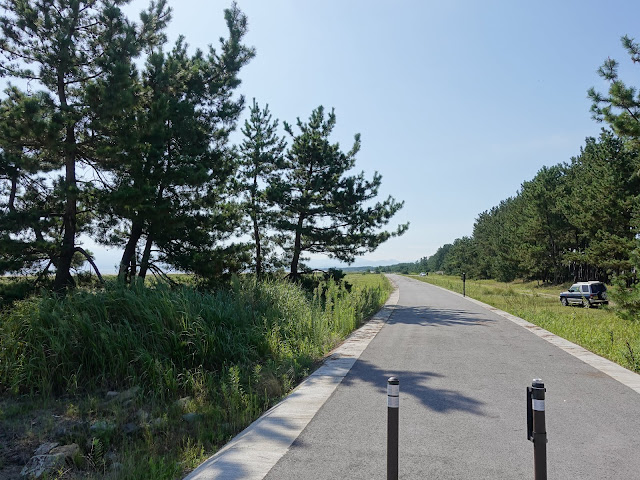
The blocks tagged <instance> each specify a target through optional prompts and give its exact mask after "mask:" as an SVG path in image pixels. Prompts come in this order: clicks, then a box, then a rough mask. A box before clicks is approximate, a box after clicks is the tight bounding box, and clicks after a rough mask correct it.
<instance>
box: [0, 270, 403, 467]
mask: <svg viewBox="0 0 640 480" xmlns="http://www.w3.org/2000/svg"><path fill="white" fill-rule="evenodd" d="M345 280H346V281H348V282H349V283H350V284H352V287H351V289H350V291H349V290H348V289H347V288H345V285H344V284H342V283H340V284H337V283H334V282H323V283H321V284H320V286H319V287H318V288H317V289H316V290H315V292H314V293H313V294H309V293H307V292H305V291H303V290H302V289H301V288H299V287H298V286H296V285H292V284H290V283H287V282H282V281H265V282H259V283H256V282H255V281H251V280H246V281H241V280H239V279H236V280H235V281H233V283H232V285H231V288H229V289H228V290H224V291H219V292H214V293H211V292H199V291H197V290H195V289H194V288H192V287H188V286H184V287H180V288H168V287H166V286H163V285H156V286H153V287H152V288H149V287H140V286H136V287H125V286H122V285H118V284H115V283H113V284H110V285H109V286H108V287H107V288H106V289H104V290H100V291H77V292H74V293H73V294H70V295H68V296H67V297H65V298H64V299H60V298H57V297H54V296H43V297H32V298H30V299H27V300H24V301H20V302H17V303H15V304H14V305H13V307H12V308H11V309H10V310H7V311H5V312H4V313H3V314H2V315H3V316H2V318H0V478H2V477H3V471H4V472H9V474H7V475H10V474H11V473H12V472H15V471H17V470H19V469H20V468H21V467H22V465H24V464H25V463H26V462H27V461H28V459H29V457H30V456H31V455H32V454H33V451H34V450H35V449H36V448H37V447H38V446H39V445H41V444H42V443H44V442H59V443H60V444H64V445H69V444H74V443H75V444H77V445H78V446H79V452H78V453H77V454H76V455H74V457H73V458H72V459H69V460H68V461H67V463H66V464H65V465H64V466H63V467H61V468H60V470H59V471H55V472H52V473H50V474H49V478H118V479H147V478H148V479H163V478H167V479H173V478H179V477H181V476H182V475H183V474H184V473H185V472H187V471H189V470H191V469H193V468H195V467H196V466H197V465H198V464H199V463H201V462H202V461H203V460H204V459H205V458H207V457H208V456H209V455H211V454H212V453H214V452H215V451H216V450H217V449H218V448H219V447H220V446H222V445H223V444H224V443H226V442H227V441H228V440H229V439H230V438H231V437H232V436H233V435H235V434H236V433H237V432H239V431H240V430H242V429H243V428H244V427H245V426H247V425H248V424H249V423H251V422H252V421H253V420H254V419H255V418H257V417H258V416H259V415H260V414H261V413H262V412H263V411H264V410H265V409H267V408H269V407H270V406H272V405H273V404H274V403H275V402H277V401H278V400H279V399H280V398H281V397H282V396H283V395H285V394H286V393H287V392H288V391H290V390H291V389H292V388H293V387H294V386H295V385H296V384H297V383H298V382H299V381H300V380H301V379H302V378H304V377H305V376H306V375H308V373H309V372H310V371H311V369H312V368H313V367H314V364H316V363H317V362H318V361H320V360H321V359H322V357H323V356H324V355H325V354H326V353H327V352H328V351H330V350H331V349H332V348H333V347H334V346H335V345H337V344H338V343H339V342H340V341H341V340H342V339H343V338H344V337H345V336H346V335H348V334H349V333H350V332H351V331H352V330H354V329H355V328H357V327H358V326H360V324H361V323H362V321H363V320H364V319H366V318H367V317H369V316H370V315H371V314H373V313H374V312H375V311H377V310H378V309H379V308H380V306H381V305H382V304H383V303H384V301H386V299H387V297H388V295H389V293H390V291H391V286H390V284H389V282H388V281H387V280H386V278H384V277H383V276H381V275H349V276H347V278H346V279H345Z"/></svg>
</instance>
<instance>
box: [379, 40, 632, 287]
mask: <svg viewBox="0 0 640 480" xmlns="http://www.w3.org/2000/svg"><path fill="white" fill-rule="evenodd" d="M622 44H623V46H624V48H625V49H626V50H627V52H628V54H629V56H630V58H631V60H632V62H634V63H636V62H638V61H639V60H640V47H639V45H638V43H636V42H635V41H634V40H633V39H631V38H629V37H627V36H625V37H623V38H622ZM598 73H599V75H600V76H601V77H602V78H603V79H605V80H606V81H607V82H608V83H609V89H608V92H607V93H606V94H604V93H599V92H597V91H596V90H595V89H594V88H592V89H590V90H589V92H588V95H589V97H590V99H591V100H592V108H591V112H592V114H593V118H594V119H595V120H596V121H598V122H603V123H605V124H606V125H607V127H608V128H603V129H602V131H601V133H600V135H599V136H598V137H597V138H587V139H586V141H585V144H584V145H583V146H582V147H581V148H580V153H579V154H578V155H577V156H575V157H573V158H571V159H570V161H568V162H564V163H561V164H558V165H554V166H551V167H543V168H542V169H540V171H539V172H538V173H537V174H536V176H535V177H534V178H533V179H532V180H529V181H526V182H524V183H523V184H522V185H521V187H520V189H519V190H518V191H517V193H516V194H515V195H514V196H513V197H510V198H507V199H506V200H503V201H501V202H500V204H499V205H496V206H495V207H493V208H491V209H490V210H487V211H484V212H482V213H480V214H479V215H478V217H477V219H476V221H475V223H474V226H473V233H472V234H471V235H470V236H465V237H462V238H457V239H455V240H454V241H453V242H452V243H450V244H446V245H443V246H442V247H440V248H439V249H438V251H437V252H436V253H435V254H434V255H432V256H430V257H424V258H422V259H420V260H419V261H417V262H413V263H411V264H406V265H398V266H394V267H390V268H392V269H393V268H395V269H404V270H407V271H413V272H420V271H426V272H436V271H442V272H444V273H447V274H461V273H463V272H465V273H466V274H467V275H468V276H469V277H474V278H492V279H496V280H499V281H505V282H506V281H512V280H514V279H516V278H522V279H530V280H539V281H542V282H551V283H556V284H557V283H562V282H566V281H585V280H603V281H605V282H610V281H612V280H613V279H614V278H617V279H618V280H619V281H621V282H622V284H623V285H624V286H627V287H628V286H630V285H632V284H634V283H635V282H636V278H637V269H638V266H639V262H638V258H639V257H638V252H640V250H639V246H640V244H639V240H638V234H639V230H638V227H639V226H640V209H639V206H640V203H639V202H640V175H639V174H640V95H639V94H638V91H637V90H636V89H635V88H634V87H631V86H627V85H626V84H625V83H624V82H623V81H622V80H621V79H620V78H619V76H618V63H617V62H616V61H615V60H612V59H608V60H607V61H606V62H605V63H604V64H603V65H602V67H600V69H599V70H598Z"/></svg>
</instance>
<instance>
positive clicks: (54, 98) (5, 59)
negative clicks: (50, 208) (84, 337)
mask: <svg viewBox="0 0 640 480" xmlns="http://www.w3.org/2000/svg"><path fill="white" fill-rule="evenodd" d="M125 3H127V2H126V1H124V0H112V1H108V2H107V1H96V0H58V1H56V2H51V1H39V2H28V1H24V0H1V1H0V32H1V33H0V53H1V54H2V55H1V58H0V75H1V76H3V77H5V78H17V79H22V80H26V81H28V82H29V85H30V86H31V87H32V88H41V89H42V92H40V93H37V94H36V95H38V96H40V99H41V105H43V106H46V108H48V109H49V111H48V112H47V113H46V115H45V116H46V117H49V118H54V119H55V121H56V122H57V123H58V124H59V125H60V126H61V130H60V132H59V136H58V137H57V138H56V139H55V141H54V142H52V143H50V142H49V140H50V139H49V138H48V137H34V144H33V145H31V148H32V149H33V151H34V152H38V153H37V155H38V156H39V157H43V156H46V157H48V158H49V159H50V161H51V162H53V163H54V167H55V168H57V169H61V171H62V172H63V174H62V177H61V179H60V181H59V182H57V184H56V186H55V188H54V195H55V196H56V197H58V198H56V199H55V201H54V202H48V203H49V205H54V204H57V205H59V207H60V210H59V211H57V212H55V213H54V212H49V213H48V216H49V218H51V217H53V216H54V215H57V217H58V218H59V221H60V231H59V240H56V241H55V251H54V252H53V256H54V257H55V261H54V262H53V263H54V264H55V267H56V277H55V283H54V288H55V289H56V290H57V291H63V290H65V289H66V288H68V287H70V286H72V285H73V283H74V282H73V278H72V276H71V273H70V269H71V266H72V259H73V256H74V253H76V252H77V251H78V248H77V245H76V239H77V235H78V231H79V228H78V225H79V223H83V222H87V220H86V219H84V218H83V217H84V216H85V215H87V216H88V215H89V212H86V210H87V206H88V203H87V202H88V200H87V198H85V196H86V191H85V188H84V187H85V185H86V184H85V183H84V181H83V179H82V178H81V177H80V176H79V166H80V165H83V166H84V167H86V168H88V169H93V168H94V167H97V163H98V161H97V159H95V158H92V157H91V152H92V151H93V149H92V148H91V144H92V142H93V140H94V139H93V138H92V136H91V134H90V132H89V131H88V130H87V129H86V125H87V122H88V119H89V117H90V115H91V110H90V108H89V106H88V104H87V101H86V98H85V93H86V88H87V86H88V85H90V84H92V83H93V82H95V81H97V80H99V79H105V78H107V77H108V76H109V75H110V73H111V72H112V71H113V70H114V69H115V68H117V66H118V65H120V63H121V62H124V63H128V62H129V60H130V58H132V57H135V56H136V55H138V54H139V53H140V49H141V47H142V43H143V42H142V41H141V40H140V38H139V37H138V35H137V32H136V28H135V25H133V24H131V23H130V22H128V21H127V19H126V18H125V17H124V15H123V13H122V12H121V11H120V8H119V7H120V6H121V5H123V4H125ZM141 30H144V28H142V29H141ZM49 167H50V166H49V165H48V164H47V165H46V166H45V165H43V166H42V168H40V167H38V168H37V170H38V171H42V172H45V171H47V170H48V169H49ZM81 206H82V208H79V207H81ZM52 240H53V239H52Z"/></svg>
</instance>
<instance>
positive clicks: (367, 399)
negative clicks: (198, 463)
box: [266, 276, 640, 480]
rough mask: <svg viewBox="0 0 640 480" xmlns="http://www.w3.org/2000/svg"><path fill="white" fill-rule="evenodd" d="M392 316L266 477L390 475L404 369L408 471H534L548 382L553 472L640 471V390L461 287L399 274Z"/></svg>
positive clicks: (440, 475)
mask: <svg viewBox="0 0 640 480" xmlns="http://www.w3.org/2000/svg"><path fill="white" fill-rule="evenodd" d="M393 280H394V281H395V282H396V283H397V285H398V286H399V288H400V298H399V302H398V305H397V307H396V309H395V311H394V313H393V314H392V316H391V318H390V320H389V321H388V323H387V324H386V325H385V326H384V327H383V328H382V330H381V331H380V333H378V335H377V336H376V337H375V339H374V340H373V341H372V342H371V344H370V345H369V346H368V348H367V349H366V350H365V351H364V352H363V353H362V355H361V357H360V359H359V360H358V361H357V362H356V363H355V365H354V366H353V368H352V369H351V371H350V372H349V374H348V375H347V376H346V378H345V379H344V381H343V382H342V383H341V384H340V385H339V386H338V388H337V389H336V391H335V392H334V394H333V395H332V396H331V398H329V400H328V401H327V402H326V403H325V404H324V406H323V407H322V408H321V409H320V411H319V412H318V413H317V415H316V416H315V417H314V418H313V420H312V421H311V422H310V423H309V424H308V426H307V427H306V428H305V430H304V431H303V432H302V434H301V435H300V436H299V437H298V438H297V440H296V441H295V442H294V443H293V445H292V446H291V448H290V449H289V451H288V453H287V454H286V455H285V456H284V457H283V458H282V459H280V461H279V462H278V463H277V464H276V465H275V466H274V467H273V469H272V470H271V471H270V472H269V474H268V475H267V477H266V478H267V479H272V480H286V479H295V480H299V479H313V480H319V479H351V480H352V479H367V480H369V479H385V478H386V415H387V403H386V402H387V397H386V382H387V378H388V377H390V376H397V377H398V378H399V379H400V411H399V412H400V434H399V435H400V443H399V445H400V446H399V450H400V455H399V477H400V479H403V480H407V479H525V478H533V444H532V443H531V442H529V441H528V440H527V439H526V398H525V390H526V386H527V385H531V380H532V379H533V378H537V377H540V378H542V379H543V380H544V382H545V386H546V387H547V397H546V421H547V433H548V439H549V443H548V445H547V456H548V471H549V479H597V480H600V479H621V478H624V479H640V440H639V437H640V395H639V394H638V393H636V392H635V391H633V390H631V389H630V388H628V387H626V386H624V385H622V384H621V383H619V382H617V381H616V380H613V379H612V378H611V377H609V376H608V375H605V374H604V373H602V372H600V371H599V370H596V369H595V368H593V367H591V366H589V365H587V364H585V363H583V362H581V361H580V360H579V359H577V358H575V357H574V356H571V355H569V354H568V353H566V352H564V351H563V350H561V349H559V348H558V347H555V346H553V345H551V344H550V343H548V342H546V341H545V340H543V339H541V338H539V337H538V336H536V335H534V334H532V333H531V332H529V331H528V330H526V329H525V328H522V327H521V326H519V325H516V324H514V323H512V322H510V321H509V320H507V319H505V318H503V317H501V316H498V315H496V314H494V313H492V312H490V311H488V310H487V309H485V308H482V307H481V306H478V305H476V304H474V303H472V302H469V301H468V300H466V299H463V298H461V297H459V296H456V295H453V294H450V293H447V292H445V291H443V290H441V289H438V288H436V287H433V286H431V285H428V284H426V283H422V282H419V281H416V280H413V279H409V278H405V277H399V276H393Z"/></svg>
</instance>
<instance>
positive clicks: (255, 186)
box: [251, 175, 262, 278]
mask: <svg viewBox="0 0 640 480" xmlns="http://www.w3.org/2000/svg"><path fill="white" fill-rule="evenodd" d="M257 190H258V177H257V175H254V176H253V190H251V207H252V213H251V220H253V239H254V240H255V242H256V277H258V278H260V277H261V276H262V246H261V245H260V229H259V228H258V208H257V206H256V192H257Z"/></svg>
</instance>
